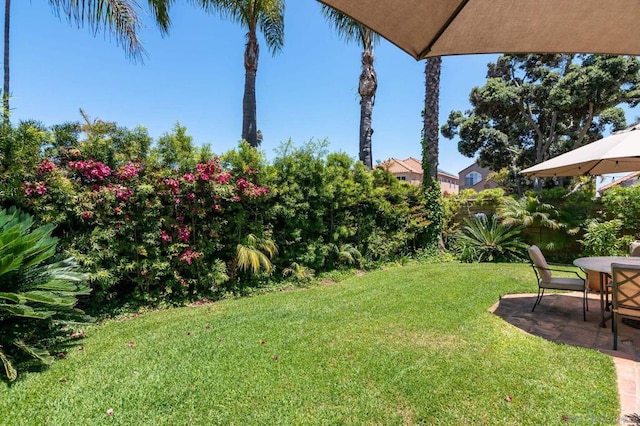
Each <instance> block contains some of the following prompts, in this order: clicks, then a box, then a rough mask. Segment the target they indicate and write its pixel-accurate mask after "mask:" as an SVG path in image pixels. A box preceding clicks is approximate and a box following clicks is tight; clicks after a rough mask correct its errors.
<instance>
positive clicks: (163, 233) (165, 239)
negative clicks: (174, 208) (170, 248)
mask: <svg viewBox="0 0 640 426" xmlns="http://www.w3.org/2000/svg"><path fill="white" fill-rule="evenodd" d="M160 239H161V240H162V242H163V243H168V242H169V241H171V237H170V236H169V234H167V232H166V231H160Z"/></svg>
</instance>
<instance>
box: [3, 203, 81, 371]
mask: <svg viewBox="0 0 640 426" xmlns="http://www.w3.org/2000/svg"><path fill="white" fill-rule="evenodd" d="M32 226H33V219H32V218H31V216H29V215H27V214H24V213H21V212H19V211H17V210H16V209H15V208H11V209H9V210H0V360H1V361H2V364H3V365H4V369H5V373H6V376H7V378H8V379H9V380H11V381H13V380H15V379H16V377H17V375H18V370H19V369H20V368H21V367H22V366H24V365H28V363H26V361H36V362H39V363H42V364H50V363H51V362H52V361H53V357H52V356H51V355H50V354H49V351H48V346H49V345H50V344H51V341H52V338H53V337H54V335H55V334H56V333H57V332H60V331H61V329H62V328H63V327H64V325H65V324H66V323H67V322H68V321H71V320H77V319H79V318H81V315H82V312H81V311H79V310H77V309H74V306H75V305H76V303H77V297H78V296H80V295H86V294H89V288H88V287H87V286H86V285H84V284H83V281H84V280H85V279H86V275H85V274H83V273H80V272H78V266H77V264H76V262H75V261H74V260H73V259H71V258H70V259H65V260H58V261H52V259H53V256H54V255H55V251H56V244H57V242H58V239H57V238H54V237H52V236H51V232H52V231H53V225H44V226H40V227H38V228H35V229H32Z"/></svg>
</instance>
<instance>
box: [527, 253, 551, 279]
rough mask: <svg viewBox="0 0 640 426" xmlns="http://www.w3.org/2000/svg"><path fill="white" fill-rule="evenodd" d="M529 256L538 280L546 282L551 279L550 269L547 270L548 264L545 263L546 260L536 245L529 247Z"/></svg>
mask: <svg viewBox="0 0 640 426" xmlns="http://www.w3.org/2000/svg"><path fill="white" fill-rule="evenodd" d="M529 257H530V258H531V262H532V263H533V267H534V268H535V269H536V271H537V273H538V277H539V278H540V281H542V282H544V283H548V282H549V281H551V271H549V265H548V264H547V260H546V259H545V258H544V255H543V254H542V252H541V251H540V249H539V248H538V246H530V247H529Z"/></svg>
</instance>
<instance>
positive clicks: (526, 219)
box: [497, 196, 562, 229]
mask: <svg viewBox="0 0 640 426" xmlns="http://www.w3.org/2000/svg"><path fill="white" fill-rule="evenodd" d="M497 214H498V217H499V218H500V220H501V222H502V223H503V224H504V225H507V226H524V227H528V226H533V225H539V226H541V227H545V228H549V229H560V228H561V227H562V224H561V223H560V222H559V221H558V220H557V219H556V218H557V216H558V211H557V209H556V208H555V207H554V206H553V205H551V204H548V203H543V202H541V201H540V200H539V199H538V198H536V197H532V196H524V197H519V198H513V197H504V198H503V199H502V203H501V204H500V205H499V206H498V209H497Z"/></svg>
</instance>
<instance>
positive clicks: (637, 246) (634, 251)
mask: <svg viewBox="0 0 640 426" xmlns="http://www.w3.org/2000/svg"><path fill="white" fill-rule="evenodd" d="M629 255H631V256H634V257H638V256H640V242H639V241H634V242H632V243H631V244H629Z"/></svg>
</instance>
